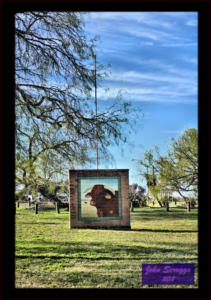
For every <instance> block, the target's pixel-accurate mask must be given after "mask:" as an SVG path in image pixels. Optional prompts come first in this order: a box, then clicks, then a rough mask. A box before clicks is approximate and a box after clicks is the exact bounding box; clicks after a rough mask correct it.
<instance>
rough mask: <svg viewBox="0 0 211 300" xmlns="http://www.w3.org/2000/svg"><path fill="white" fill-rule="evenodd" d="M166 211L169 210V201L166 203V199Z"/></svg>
mask: <svg viewBox="0 0 211 300" xmlns="http://www.w3.org/2000/svg"><path fill="white" fill-rule="evenodd" d="M166 211H169V203H168V201H167V202H166Z"/></svg>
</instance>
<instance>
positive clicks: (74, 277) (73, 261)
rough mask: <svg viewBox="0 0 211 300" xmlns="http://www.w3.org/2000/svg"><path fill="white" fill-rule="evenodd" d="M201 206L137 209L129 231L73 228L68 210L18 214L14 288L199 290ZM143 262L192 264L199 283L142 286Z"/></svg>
mask: <svg viewBox="0 0 211 300" xmlns="http://www.w3.org/2000/svg"><path fill="white" fill-rule="evenodd" d="M197 213H198V212H197V209H193V210H192V211H191V212H190V213H187V212H186V210H185V209H179V208H171V211H170V212H166V211H165V210H164V209H161V208H135V210H134V212H133V213H131V231H123V230H102V229H100V230H97V229H72V230H70V229H69V213H68V211H67V210H65V209H61V210H60V214H56V212H55V210H46V211H45V210H43V211H40V212H39V214H38V215H35V214H34V211H33V210H29V209H28V208H23V207H20V208H17V213H16V274H15V281H16V288H154V287H156V288H158V287H159V288H166V287H170V288H172V287H173V288H197V287H198V276H197V270H198V268H197V266H198V260H197V254H198V252H197V250H198V232H197V230H198V222H197V220H198V215H197ZM142 263H194V264H195V284H194V285H192V286H188V285H184V286H182V285H159V286H155V285H152V286H150V287H149V286H146V285H142V280H141V278H142V277H141V276H142V275H141V269H142Z"/></svg>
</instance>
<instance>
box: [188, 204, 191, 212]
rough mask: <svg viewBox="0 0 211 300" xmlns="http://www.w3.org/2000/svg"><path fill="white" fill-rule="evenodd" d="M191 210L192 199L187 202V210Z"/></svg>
mask: <svg viewBox="0 0 211 300" xmlns="http://www.w3.org/2000/svg"><path fill="white" fill-rule="evenodd" d="M190 211H191V209H190V201H188V203H187V212H190Z"/></svg>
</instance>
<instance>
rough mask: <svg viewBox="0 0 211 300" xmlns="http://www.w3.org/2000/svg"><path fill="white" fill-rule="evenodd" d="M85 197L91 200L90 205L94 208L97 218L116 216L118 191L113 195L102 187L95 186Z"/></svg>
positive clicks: (99, 185)
mask: <svg viewBox="0 0 211 300" xmlns="http://www.w3.org/2000/svg"><path fill="white" fill-rule="evenodd" d="M85 197H86V198H88V199H91V200H90V205H92V206H95V207H96V209H97V216H98V217H115V216H118V191H115V192H114V193H113V192H112V191H111V190H110V189H109V188H105V186H104V185H102V184H96V185H94V186H93V187H92V189H91V192H89V193H87V194H86V195H85Z"/></svg>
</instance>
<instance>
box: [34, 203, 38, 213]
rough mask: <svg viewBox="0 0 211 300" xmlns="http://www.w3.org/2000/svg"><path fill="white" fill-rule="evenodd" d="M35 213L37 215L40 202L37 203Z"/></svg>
mask: <svg viewBox="0 0 211 300" xmlns="http://www.w3.org/2000/svg"><path fill="white" fill-rule="evenodd" d="M35 214H36V215H37V214H38V204H37V203H36V204H35Z"/></svg>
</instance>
